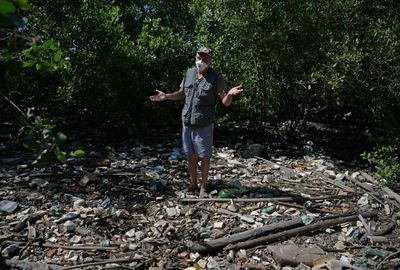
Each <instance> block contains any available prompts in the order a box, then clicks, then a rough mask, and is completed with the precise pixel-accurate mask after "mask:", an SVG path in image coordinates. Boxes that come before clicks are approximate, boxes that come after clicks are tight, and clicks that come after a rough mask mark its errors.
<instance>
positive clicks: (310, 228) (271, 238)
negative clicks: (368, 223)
mask: <svg viewBox="0 0 400 270" xmlns="http://www.w3.org/2000/svg"><path fill="white" fill-rule="evenodd" d="M376 215H377V213H375V212H371V213H364V214H362V216H363V217H364V218H370V217H374V216H376ZM358 216H359V215H358V214H356V215H351V216H348V217H342V218H336V219H333V220H331V219H330V220H325V221H320V222H316V223H314V224H309V225H305V226H302V227H298V228H294V229H290V230H286V231H283V232H278V233H275V234H272V235H267V236H263V237H259V238H257V239H253V240H248V241H244V242H240V243H237V244H233V245H228V246H226V247H225V248H224V249H225V250H231V249H234V250H236V249H246V248H252V247H255V246H259V245H265V244H269V243H272V242H276V241H283V240H286V239H289V238H290V237H293V236H296V235H303V234H306V233H310V232H315V231H320V230H324V229H327V228H329V227H331V226H335V225H339V224H342V223H346V222H353V221H356V220H358V219H359V217H358Z"/></svg>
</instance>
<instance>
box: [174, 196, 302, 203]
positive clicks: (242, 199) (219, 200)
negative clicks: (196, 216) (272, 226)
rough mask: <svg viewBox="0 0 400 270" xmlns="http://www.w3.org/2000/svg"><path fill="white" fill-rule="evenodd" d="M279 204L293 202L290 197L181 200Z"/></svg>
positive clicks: (189, 200)
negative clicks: (280, 202)
mask: <svg viewBox="0 0 400 270" xmlns="http://www.w3.org/2000/svg"><path fill="white" fill-rule="evenodd" d="M231 200H233V201H234V202H279V201H294V198H292V197H277V198H236V199H232V198H226V199H222V198H185V199H181V202H182V203H196V202H230V201H231Z"/></svg>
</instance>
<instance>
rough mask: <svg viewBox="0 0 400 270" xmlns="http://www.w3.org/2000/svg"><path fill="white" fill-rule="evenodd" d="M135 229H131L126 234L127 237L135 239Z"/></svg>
mask: <svg viewBox="0 0 400 270" xmlns="http://www.w3.org/2000/svg"><path fill="white" fill-rule="evenodd" d="M135 231H136V230H135V229H134V228H133V229H130V230H129V231H127V232H126V233H125V235H126V236H128V237H131V238H132V237H133V236H134V235H135Z"/></svg>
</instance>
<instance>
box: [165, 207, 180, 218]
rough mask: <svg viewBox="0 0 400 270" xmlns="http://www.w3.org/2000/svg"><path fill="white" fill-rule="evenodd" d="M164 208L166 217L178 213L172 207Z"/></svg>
mask: <svg viewBox="0 0 400 270" xmlns="http://www.w3.org/2000/svg"><path fill="white" fill-rule="evenodd" d="M165 210H166V211H167V215H168V217H175V216H177V214H178V211H177V210H176V208H174V207H169V208H167V209H165Z"/></svg>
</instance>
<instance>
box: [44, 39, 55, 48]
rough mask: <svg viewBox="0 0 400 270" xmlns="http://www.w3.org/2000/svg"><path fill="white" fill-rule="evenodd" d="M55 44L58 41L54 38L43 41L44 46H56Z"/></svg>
mask: <svg viewBox="0 0 400 270" xmlns="http://www.w3.org/2000/svg"><path fill="white" fill-rule="evenodd" d="M55 46H56V43H55V42H54V40H53V39H49V40H46V41H45V42H44V43H43V47H44V48H55Z"/></svg>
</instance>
